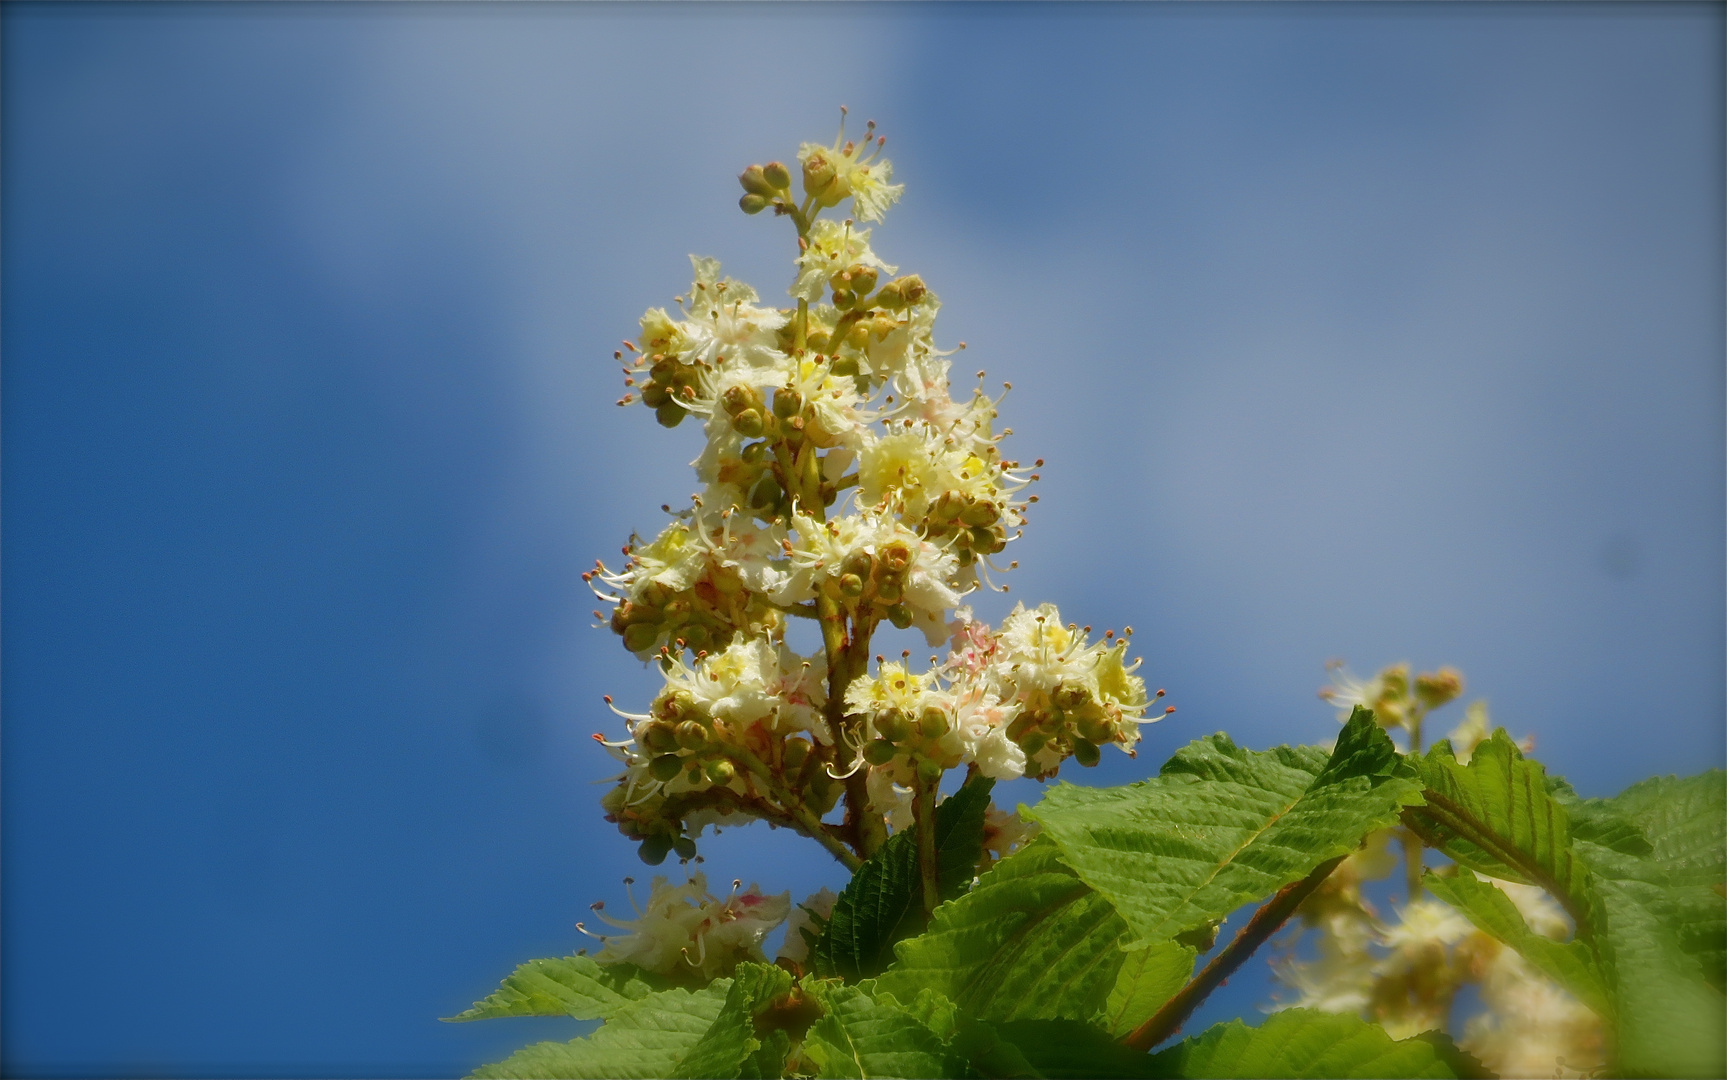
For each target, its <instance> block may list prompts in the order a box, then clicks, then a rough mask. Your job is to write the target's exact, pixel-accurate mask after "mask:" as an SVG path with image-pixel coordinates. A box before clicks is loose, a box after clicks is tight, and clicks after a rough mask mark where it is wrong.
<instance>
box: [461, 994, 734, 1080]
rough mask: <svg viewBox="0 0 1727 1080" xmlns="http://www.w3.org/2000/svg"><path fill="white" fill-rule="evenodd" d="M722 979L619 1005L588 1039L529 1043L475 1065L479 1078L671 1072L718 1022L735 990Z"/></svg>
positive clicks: (538, 1079)
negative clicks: (694, 988)
mask: <svg viewBox="0 0 1727 1080" xmlns="http://www.w3.org/2000/svg"><path fill="white" fill-rule="evenodd" d="M731 985H732V981H731V980H730V979H719V980H716V981H715V982H713V983H712V984H710V985H708V986H707V987H704V988H703V989H701V990H698V991H695V992H694V993H692V992H690V991H688V990H662V991H660V992H659V993H657V994H650V995H648V996H647V997H644V998H642V999H641V1000H639V1001H633V1002H631V1003H630V1004H628V1005H626V1006H624V1007H623V1008H621V1009H619V1010H618V1011H617V1012H615V1013H613V1014H612V1017H611V1019H610V1020H607V1021H606V1022H605V1023H604V1024H602V1025H601V1026H600V1029H599V1030H598V1031H596V1032H594V1033H593V1034H592V1035H589V1036H588V1037H587V1038H585V1039H574V1040H572V1041H570V1042H562V1043H560V1042H542V1043H535V1044H534V1045H532V1046H528V1047H524V1048H522V1049H521V1050H518V1051H516V1052H515V1053H514V1054H511V1055H510V1056H509V1057H507V1058H505V1059H504V1060H503V1061H500V1062H498V1063H497V1064H495V1065H486V1066H484V1067H482V1068H479V1069H476V1070H474V1072H473V1074H472V1075H473V1076H474V1077H475V1078H477V1080H493V1078H495V1080H557V1078H575V1080H584V1078H587V1077H595V1078H604V1077H617V1078H618V1080H652V1078H655V1077H664V1076H671V1075H673V1074H674V1072H675V1071H676V1069H677V1067H678V1063H679V1062H680V1061H682V1060H683V1057H684V1055H685V1054H687V1053H689V1052H690V1051H691V1050H693V1049H695V1047H696V1046H697V1044H699V1043H700V1042H701V1041H702V1037H703V1036H704V1035H706V1034H707V1032H708V1029H709V1028H711V1027H712V1026H713V1023H714V1020H715V1019H717V1018H718V1017H719V1015H720V1011H721V1010H722V1009H723V1008H724V1006H725V1003H726V997H727V995H728V994H729V992H730V991H731Z"/></svg>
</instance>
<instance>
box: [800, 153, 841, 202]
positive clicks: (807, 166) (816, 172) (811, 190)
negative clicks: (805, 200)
mask: <svg viewBox="0 0 1727 1080" xmlns="http://www.w3.org/2000/svg"><path fill="white" fill-rule="evenodd" d="M803 173H804V194H805V195H820V194H821V193H822V192H824V191H826V190H827V188H828V186H829V185H831V184H832V183H833V182H834V175H835V172H834V166H833V162H831V161H829V160H828V159H827V155H826V154H824V153H822V152H821V151H819V150H818V151H816V152H815V153H813V154H811V155H810V156H809V158H808V159H807V160H805V161H804V168H803Z"/></svg>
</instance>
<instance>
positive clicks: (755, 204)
mask: <svg viewBox="0 0 1727 1080" xmlns="http://www.w3.org/2000/svg"><path fill="white" fill-rule="evenodd" d="M767 208H768V200H767V199H765V198H763V197H762V196H760V195H755V194H750V195H745V196H744V197H743V198H741V199H739V200H738V209H739V210H742V211H743V212H744V213H746V214H759V213H761V212H762V211H763V210H766V209H767Z"/></svg>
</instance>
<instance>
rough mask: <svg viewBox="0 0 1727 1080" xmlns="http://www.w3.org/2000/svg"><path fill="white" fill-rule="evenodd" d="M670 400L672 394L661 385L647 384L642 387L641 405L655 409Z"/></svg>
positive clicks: (655, 383)
mask: <svg viewBox="0 0 1727 1080" xmlns="http://www.w3.org/2000/svg"><path fill="white" fill-rule="evenodd" d="M670 400H672V392H671V391H670V390H667V389H666V388H665V386H664V384H662V383H657V382H648V383H646V384H644V385H643V386H642V404H643V405H646V406H647V407H648V408H650V409H657V408H659V407H660V406H661V405H664V404H665V403H666V402H668V401H670Z"/></svg>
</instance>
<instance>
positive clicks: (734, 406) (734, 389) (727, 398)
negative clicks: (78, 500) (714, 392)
mask: <svg viewBox="0 0 1727 1080" xmlns="http://www.w3.org/2000/svg"><path fill="white" fill-rule="evenodd" d="M761 404H762V396H761V395H760V394H758V393H756V389H755V387H753V386H745V385H744V384H742V383H738V384H736V385H733V386H728V387H726V392H725V393H723V394H721V395H720V407H721V408H723V409H725V411H726V412H728V413H730V414H731V415H733V416H736V415H737V414H738V413H741V412H743V411H744V410H745V409H757V408H760V407H761Z"/></svg>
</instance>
